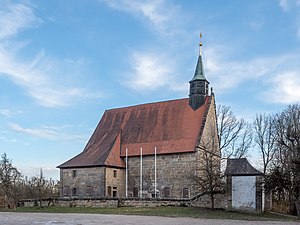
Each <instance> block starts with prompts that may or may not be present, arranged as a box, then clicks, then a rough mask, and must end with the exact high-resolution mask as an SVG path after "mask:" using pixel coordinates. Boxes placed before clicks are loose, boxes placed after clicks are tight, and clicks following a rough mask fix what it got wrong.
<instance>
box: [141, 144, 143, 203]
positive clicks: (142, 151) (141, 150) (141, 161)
mask: <svg viewBox="0 0 300 225" xmlns="http://www.w3.org/2000/svg"><path fill="white" fill-rule="evenodd" d="M140 165H141V168H140V198H142V197H143V149H142V148H141V163H140Z"/></svg>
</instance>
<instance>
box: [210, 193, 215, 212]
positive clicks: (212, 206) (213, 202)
mask: <svg viewBox="0 0 300 225" xmlns="http://www.w3.org/2000/svg"><path fill="white" fill-rule="evenodd" d="M214 197H215V196H214V194H213V193H211V194H210V203H211V211H214V209H215V198H214Z"/></svg>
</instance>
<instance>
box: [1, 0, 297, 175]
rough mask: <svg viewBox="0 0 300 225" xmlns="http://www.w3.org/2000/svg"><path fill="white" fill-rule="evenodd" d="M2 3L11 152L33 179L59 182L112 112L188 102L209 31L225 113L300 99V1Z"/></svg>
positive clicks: (4, 140)
mask: <svg viewBox="0 0 300 225" xmlns="http://www.w3.org/2000/svg"><path fill="white" fill-rule="evenodd" d="M0 1H1V4H0V153H1V154H2V153H4V152H6V153H7V155H8V157H9V158H11V159H12V160H13V163H14V165H16V166H17V167H18V168H19V170H21V171H22V172H23V173H24V174H25V175H32V174H37V173H38V172H39V169H40V168H42V169H43V170H44V173H45V174H46V176H48V177H53V178H57V179H58V177H59V176H58V174H59V172H58V170H57V169H55V167H56V166H57V165H59V164H61V163H63V162H64V161H66V160H68V159H69V158H71V157H73V156H74V155H76V154H77V153H79V152H81V151H82V149H83V148H84V146H85V144H86V142H87V141H88V139H89V137H90V135H91V133H92V132H93V130H94V128H95V127H96V125H97V123H98V122H99V120H100V118H101V116H102V114H103V112H104V110H105V109H110V108H116V107H122V106H128V105H136V104H140V103H147V102H154V101H162V100H169V99H176V98H184V97H187V95H188V81H189V80H190V79H191V78H192V76H193V73H194V70H195V65H196V61H197V56H198V51H199V50H198V43H199V33H200V32H202V33H203V57H204V67H205V73H206V77H207V79H208V80H209V81H210V84H211V86H213V88H214V92H215V95H216V101H217V104H225V105H229V106H231V108H232V110H233V111H234V113H235V114H236V115H238V116H239V117H243V118H245V119H246V120H248V121H252V119H253V118H254V117H255V115H256V113H259V112H266V113H273V112H274V113H276V112H278V111H280V110H282V109H283V108H285V107H286V106H287V105H288V104H293V103H296V102H298V101H299V100H300V63H299V62H300V0H278V1H275V0H263V1H262V0H251V1H240V0H239V1H235V0H230V1H224V0H216V1H198V0H194V1H192V0H191V1H175V0H144V1H138V0H88V1H86V0H69V1H67V0H51V1H42V0H37V1H35V0H19V1H18V0H14V1H9V0H0Z"/></svg>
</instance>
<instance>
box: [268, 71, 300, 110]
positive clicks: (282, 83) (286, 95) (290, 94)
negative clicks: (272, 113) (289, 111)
mask: <svg viewBox="0 0 300 225" xmlns="http://www.w3.org/2000/svg"><path fill="white" fill-rule="evenodd" d="M299 74H300V69H299V70H298V71H286V72H283V73H279V74H277V75H276V76H275V77H274V79H272V80H271V83H272V85H273V88H272V89H271V90H268V91H266V92H265V96H267V98H268V99H270V100H271V101H272V102H275V103H284V104H292V103H296V102H300V89H299V87H300V76H299Z"/></svg>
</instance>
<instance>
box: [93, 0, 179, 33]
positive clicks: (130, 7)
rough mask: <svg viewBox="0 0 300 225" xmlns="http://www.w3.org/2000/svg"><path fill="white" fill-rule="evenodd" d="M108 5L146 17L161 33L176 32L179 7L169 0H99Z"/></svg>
mask: <svg viewBox="0 0 300 225" xmlns="http://www.w3.org/2000/svg"><path fill="white" fill-rule="evenodd" d="M99 1H100V2H103V3H105V4H106V5H107V6H109V7H111V8H113V9H115V10H119V11H123V12H127V13H130V14H132V15H133V16H136V17H139V18H142V19H145V20H147V21H149V22H150V24H152V27H153V28H155V29H156V30H158V31H159V32H160V33H161V34H167V33H170V32H172V33H173V32H174V30H175V29H176V25H178V24H179V23H181V22H182V20H180V19H179V17H180V15H181V14H180V12H179V7H178V6H176V5H174V4H172V3H171V2H170V1H167V0H145V1H140V0H99Z"/></svg>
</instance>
